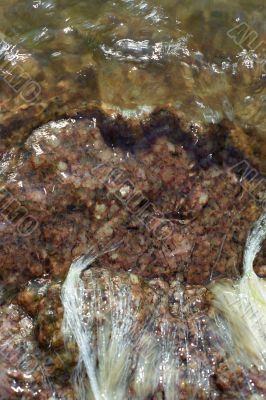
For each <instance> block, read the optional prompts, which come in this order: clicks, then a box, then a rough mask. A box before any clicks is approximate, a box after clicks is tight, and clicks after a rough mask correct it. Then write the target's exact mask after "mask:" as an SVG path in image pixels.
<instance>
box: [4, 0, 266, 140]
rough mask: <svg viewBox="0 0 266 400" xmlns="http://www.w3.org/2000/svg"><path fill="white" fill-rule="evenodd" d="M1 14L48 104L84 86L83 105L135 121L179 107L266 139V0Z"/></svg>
mask: <svg viewBox="0 0 266 400" xmlns="http://www.w3.org/2000/svg"><path fill="white" fill-rule="evenodd" d="M0 15H1V17H0V24H1V25H0V26H1V33H2V34H3V37H4V38H5V40H6V41H7V42H8V43H10V45H11V46H15V49H16V50H15V51H16V56H15V57H13V59H12V63H13V65H14V63H17V64H19V65H20V66H22V67H23V68H24V69H25V70H26V71H27V72H29V74H30V75H31V77H32V78H33V79H34V80H36V82H37V83H38V84H39V85H40V87H41V94H40V96H39V97H38V101H41V102H49V100H48V99H49V98H50V97H51V96H54V95H55V93H57V91H58V90H62V92H64V93H66V92H69V91H75V87H76V85H75V82H76V81H75V79H77V77H78V78H79V80H82V86H83V89H84V90H83V92H82V94H80V102H82V101H84V100H85V101H89V102H93V101H95V102H97V103H101V104H102V105H104V106H108V107H111V108H113V109H115V110H120V111H122V112H124V113H125V114H126V115H132V114H133V115H134V114H135V113H141V112H142V111H143V110H144V111H147V110H150V109H152V108H153V107H154V106H157V105H162V104H163V105H164V104H171V105H173V106H174V107H176V108H178V109H180V110H182V111H184V112H185V113H186V115H187V116H188V118H189V119H191V120H193V121H196V122H197V121H199V122H217V121H219V120H220V119H222V118H224V117H226V118H228V119H231V120H233V121H236V122H237V123H240V124H241V125H242V126H244V127H245V128H248V129H252V131H253V132H254V131H256V134H258V135H259V136H262V137H264V136H263V135H265V132H266V124H265V120H264V118H263V116H264V111H265V95H266V88H265V79H266V78H265V76H266V64H265V42H263V41H266V24H265V20H266V18H265V17H266V8H265V3H264V1H263V0H255V1H252V2H250V1H247V0H237V1H235V2H231V1H228V0H226V1H207V0H200V1H197V2H194V1H187V0H186V1H185V0H182V1H177V0H163V1H162V0H160V1H159V0H156V1H151V0H146V1H145V0H118V1H104V0H90V1H89V2H88V1H78V2H77V1H71V0H58V1H55V0H49V1H41V0H32V1H29V0H27V1H23V2H21V1H19V0H12V1H10V0H3V1H2V2H1V5H0ZM240 24H242V25H240ZM237 26H240V27H239V28H237V30H236V31H233V32H232V29H234V28H235V27H237ZM230 30H231V31H230ZM245 32H246V34H247V36H245ZM234 37H235V38H234ZM10 51H11V50H10ZM91 69H93V71H94V73H93V75H92V74H91V73H88V70H90V71H91ZM92 81H93V82H94V84H93V82H92ZM66 82H68V84H66ZM60 83H61V88H60ZM76 90H78V89H76ZM1 93H2V104H3V105H2V109H3V110H6V109H8V110H11V109H14V110H15V109H16V107H17V106H18V100H16V99H14V97H17V94H16V93H14V91H13V93H12V91H11V92H10V88H7V87H6V84H5V83H4V82H2V84H1ZM19 104H20V106H21V101H20V102H19ZM262 145H263V144H262ZM264 146H265V145H264Z"/></svg>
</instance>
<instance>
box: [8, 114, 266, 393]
mask: <svg viewBox="0 0 266 400" xmlns="http://www.w3.org/2000/svg"><path fill="white" fill-rule="evenodd" d="M232 131H233V127H232V125H230V124H229V123H228V122H225V121H224V122H222V123H221V124H219V125H214V126H212V127H211V128H210V129H209V130H208V131H207V132H205V131H204V130H202V129H201V128H199V127H197V126H190V127H188V126H187V125H185V123H184V122H183V120H182V116H180V115H177V114H175V113H173V112H171V111H169V110H165V109H160V110H157V111H155V112H154V113H153V114H151V115H150V117H149V118H148V117H147V118H146V119H143V120H142V121H136V120H135V121H132V120H126V119H124V118H122V117H119V116H113V115H109V114H107V113H104V112H103V111H101V110H99V109H97V108H93V109H91V110H89V111H87V112H84V113H80V114H77V115H75V116H73V117H72V118H68V119H61V120H58V121H57V122H50V123H48V124H47V125H44V126H41V127H39V128H38V129H36V130H35V131H33V132H32V133H31V134H30V135H28V138H27V139H26V140H25V141H22V143H21V147H20V148H18V147H12V146H11V147H10V146H7V148H9V150H7V149H5V150H6V151H5V153H4V156H3V159H2V164H1V165H2V170H1V182H2V185H1V198H0V207H1V225H0V227H1V229H0V250H1V252H0V258H1V261H0V262H1V272H0V276H1V284H2V287H3V293H2V294H1V302H2V304H3V312H2V315H1V318H2V323H3V326H6V325H5V321H9V319H10V318H11V319H12V318H13V317H12V315H13V309H14V310H15V309H16V310H17V311H16V312H17V313H18V317H17V318H18V321H20V320H21V319H23V318H24V319H25V318H26V319H25V321H28V324H31V327H30V329H29V332H28V333H27V335H28V336H27V340H26V341H27V342H28V341H29V343H33V344H32V345H33V346H35V347H34V348H33V350H32V352H33V353H34V354H36V357H37V358H38V360H39V364H38V365H39V367H38V368H40V370H41V368H46V367H41V366H42V365H43V364H42V363H44V365H46V364H45V363H46V361H47V360H46V358H47V357H49V360H48V361H47V363H48V365H49V368H48V369H47V368H46V369H45V376H48V382H49V381H50V380H51V381H52V383H53V385H55V386H56V385H57V386H56V387H57V389H56V393H58V396H61V398H62V399H73V398H74V397H73V396H74V394H73V392H72V387H71V385H70V375H71V371H72V369H73V366H74V365H75V363H76V362H77V355H78V351H77V347H76V346H75V344H74V343H70V344H68V345H69V346H70V348H66V349H65V347H64V340H63V337H62V334H61V323H62V318H63V306H62V304H61V300H60V293H61V289H62V281H63V280H64V279H65V277H66V275H67V273H68V270H69V267H70V265H71V263H72V261H73V259H75V258H76V257H79V256H81V255H82V254H86V253H87V252H88V250H89V249H92V248H93V249H94V251H95V252H96V253H101V252H103V253H104V254H103V255H102V256H101V257H100V259H99V260H96V261H95V263H94V266H93V267H95V268H99V267H100V268H104V269H105V270H106V271H108V273H110V274H112V276H119V274H120V275H121V276H122V278H121V279H126V280H128V279H133V280H134V279H136V280H137V281H138V284H139V285H140V288H143V286H142V285H148V286H149V287H150V288H151V290H154V291H155V292H156V293H157V294H156V296H158V293H159V297H160V298H162V299H163V298H167V302H166V303H167V304H166V306H165V308H162V310H164V311H162V314H163V315H168V316H169V320H170V321H171V323H173V324H174V326H176V327H177V329H180V327H181V326H183V324H184V323H185V324H187V325H186V330H187V331H186V332H187V337H188V338H189V346H191V353H189V357H190V360H189V359H188V356H187V355H185V354H182V349H181V348H180V349H179V350H178V351H179V355H178V357H179V358H180V360H182V363H183V364H182V363H181V364H182V365H183V367H182V368H183V370H182V368H181V370H182V371H181V372H180V381H179V383H178V385H179V386H180V387H178V392H179V393H180V396H181V397H180V398H182V399H188V398H194V397H193V396H195V395H197V396H198V397H195V398H199V399H205V398H206V399H207V398H213V399H214V398H215V399H216V398H218V399H229V398H237V397H234V396H235V394H234V393H236V392H237V390H240V391H241V393H243V395H245V396H246V397H245V398H249V396H251V394H252V391H250V385H249V384H248V383H247V382H250V379H251V380H252V383H253V388H254V390H255V392H254V393H256V392H257V393H264V391H265V387H263V374H262V372H260V373H259V372H258V371H257V370H255V369H251V370H248V371H247V370H246V369H245V368H244V367H241V365H234V366H232V361H231V360H230V358H228V357H227V354H224V352H223V351H222V345H221V346H220V347H218V348H217V346H216V345H215V344H214V342H215V341H217V340H216V339H215V340H214V339H213V338H211V333H210V331H209V329H210V328H209V326H210V324H209V321H210V319H211V318H212V312H211V309H210V307H209V298H208V296H209V294H208V291H207V289H206V288H205V287H206V286H207V285H208V283H209V282H210V281H211V280H213V279H218V278H223V277H230V278H233V279H236V278H238V277H239V276H240V275H241V272H242V271H241V266H242V253H243V249H244V244H245V240H246V237H247V233H248V231H249V229H250V227H251V225H252V223H253V221H255V220H256V219H257V218H258V216H259V214H260V209H261V205H262V204H263V200H264V198H263V196H264V190H265V183H264V180H263V179H262V178H261V177H259V176H258V177H255V178H254V177H253V178H254V179H251V177H250V176H248V173H247V171H246V170H245V168H244V172H245V173H243V170H242V169H243V168H242V167H243V165H244V167H245V166H246V164H245V163H244V164H243V158H242V157H243V154H242V152H241V150H239V149H237V148H235V147H234V145H233V140H232V139H231V135H232ZM11 143H12V141H11ZM247 165H249V164H247ZM241 166H242V167H241ZM241 168H242V169H241ZM254 187H255V188H257V190H256V191H255V190H254ZM108 248H112V249H113V251H108V252H105V251H103V250H104V249H108ZM256 265H257V267H258V271H260V273H261V275H262V276H263V265H265V249H264V250H263V251H262V252H261V255H260V257H259V259H258V260H257V262H256ZM132 276H133V277H136V278H132ZM130 277H131V278H130ZM140 282H144V283H140ZM175 285H177V286H178V288H176V287H175ZM138 290H140V292H141V290H142V289H138ZM162 292H163V293H164V294H162ZM181 294H182V295H181ZM180 296H181V297H180ZM163 304H164V305H165V303H164V302H163ZM14 307H15V308H14ZM186 307H187V312H188V315H186ZM195 307H196V309H197V308H199V310H200V311H199V313H200V320H201V321H202V324H203V325H202V330H203V331H202V332H203V333H202V335H203V337H204V340H203V339H200V337H199V331H198V319H197V318H198V314H197V312H195V315H192V316H191V320H190V316H189V315H190V313H191V312H192V311H191V310H193V309H194V308H195ZM167 318H168V317H167ZM184 321H186V322H184ZM207 322H208V323H207ZM19 323H20V322H19ZM19 323H16V324H15V325H16V326H15V327H14V329H17V334H18V336H19V335H21V330H20V327H19ZM4 332H5V329H3V335H4ZM200 340H202V343H200ZM179 342H180V341H179ZM180 343H181V342H180ZM180 343H179V344H180ZM205 345H207V347H208V346H209V350H208V352H207V353H206V352H205V353H204V351H205V350H204V351H203V347H202V346H205ZM15 346H16V344H15ZM9 351H11V350H8V349H7V354H8V352H9ZM194 351H195V352H196V353H197V354H196V355H195V354H194ZM14 354H15V353H14ZM19 357H20V355H18V358H19ZM201 357H202V359H201ZM206 357H207V358H206ZM194 358H195V359H197V360H198V359H201V361H200V362H199V364H198V363H196V364H197V365H196V366H195V365H194V367H195V368H196V367H197V368H199V365H200V363H202V364H203V365H205V366H206V368H207V366H209V367H208V368H207V370H208V374H207V375H208V376H207V377H206V382H207V383H206V385H207V386H205V387H204V388H202V387H200V388H197V387H196V386H195V385H194V384H192V383H191V381H190V380H189V379H190V378H189V377H188V375H187V373H188V370H189V368H190V367H189V368H188V365H189V362H190V361H191V362H193V359H194ZM45 360H46V361H45ZM60 360H61V364H60ZM46 366H47V365H46ZM194 367H193V368H194ZM8 368H9V364H8V360H6V359H4V360H3V362H2V366H1V371H2V372H1V373H2V374H4V375H3V382H4V383H3V385H4V387H5V389H3V393H4V395H3V396H10V399H11V398H12V399H13V398H20V397H19V396H20V393H17V392H16V391H15V390H13V389H8V387H10V388H11V387H12V384H11V383H10V380H9V376H8V375H7V373H6V372H5V371H8ZM15 369H16V371H17V372H16V373H17V374H21V373H22V370H21V367H20V366H19V365H18V364H15ZM200 371H201V370H200V368H199V371H198V373H199V374H200V373H201V372H200ZM36 373H37V370H36ZM243 377H244V378H243ZM14 379H15V378H14ZM18 379H20V380H19V383H16V385H17V387H19V388H20V389H17V391H18V390H23V395H24V397H25V398H34V396H35V398H38V399H46V398H47V399H48V398H49V396H51V395H50V392H49V390H50V389H49V388H48V389H47V388H45V385H46V383H45V382H46V380H45V379H44V378H43V376H41V375H40V376H39V377H38V378H36V377H35V375H32V377H31V378H30V379H31V381H30V382H27V379H26V378H25V377H22V378H18ZM204 379H205V378H204ZM66 382H67V384H66ZM36 385H37V386H36ZM193 385H194V386H193ZM35 387H37V388H38V389H36V388H35ZM195 387H196V388H195ZM239 387H240V389H237V388H239ZM21 388H22V389H21ZM4 390H5V391H4ZM8 390H9V392H8ZM38 390H40V392H38ZM158 390H159V393H161V394H158V399H160V398H161V397H160V396H162V393H163V389H162V388H159V389H158ZM252 390H253V389H252ZM195 391H196V392H195ZM5 393H8V395H5ZM195 393H196V394H195ZM12 396H13V397H12ZM16 396H17V397H16ZM45 396H46V397H45ZM156 396H157V395H156ZM182 396H183V397H182ZM210 396H213V397H210ZM230 396H231V397H230ZM3 398H5V397H3ZM155 398H157V397H155ZM250 398H251V397H250Z"/></svg>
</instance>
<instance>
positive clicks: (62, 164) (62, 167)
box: [57, 161, 67, 171]
mask: <svg viewBox="0 0 266 400" xmlns="http://www.w3.org/2000/svg"><path fill="white" fill-rule="evenodd" d="M57 168H58V169H59V171H66V170H67V163H65V162H63V161H59V163H58V164H57Z"/></svg>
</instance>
